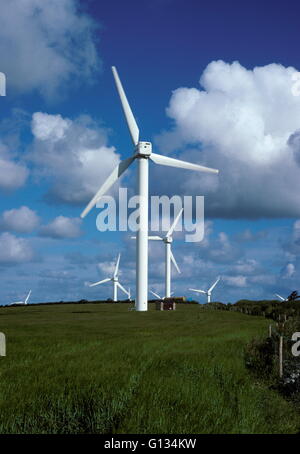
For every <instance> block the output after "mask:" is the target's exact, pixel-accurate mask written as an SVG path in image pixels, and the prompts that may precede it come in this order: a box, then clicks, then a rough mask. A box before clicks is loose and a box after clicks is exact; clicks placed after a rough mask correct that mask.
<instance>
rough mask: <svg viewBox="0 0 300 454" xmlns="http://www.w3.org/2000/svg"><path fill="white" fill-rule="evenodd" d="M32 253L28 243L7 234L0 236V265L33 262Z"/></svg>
mask: <svg viewBox="0 0 300 454" xmlns="http://www.w3.org/2000/svg"><path fill="white" fill-rule="evenodd" d="M33 258H34V252H33V250H32V248H31V246H30V244H29V242H28V241H27V240H26V239H24V238H18V237H16V236H14V235H12V234H11V233H9V232H4V233H2V234H1V235H0V263H1V264H7V265H12V264H17V263H23V262H29V261H31V260H33Z"/></svg>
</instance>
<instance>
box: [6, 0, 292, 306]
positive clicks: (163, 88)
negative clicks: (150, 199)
mask: <svg viewBox="0 0 300 454" xmlns="http://www.w3.org/2000/svg"><path fill="white" fill-rule="evenodd" d="M262 3H263V4H262ZM0 7H1V16H0V72H2V73H4V74H5V76H6V96H0V193H1V199H0V200H1V204H0V278H1V289H0V304H9V303H10V302H12V301H16V300H21V299H23V298H25V296H26V294H27V293H28V291H29V289H32V296H31V302H32V303H38V302H47V301H69V300H80V299H90V300H92V299H98V298H99V299H100V298H101V299H102V298H103V299H106V298H109V297H111V296H112V286H111V285H110V283H108V284H107V283H106V284H103V285H100V286H96V287H92V288H90V287H89V283H91V282H95V281H98V280H101V279H105V278H107V277H110V275H111V274H112V272H113V268H114V263H115V261H116V258H117V255H118V254H119V253H121V262H120V282H121V283H122V285H123V286H124V287H125V288H129V287H130V288H131V292H132V294H133V296H134V294H135V292H134V287H135V242H134V241H133V240H132V239H131V238H130V237H131V236H132V232H130V231H128V232H124V231H120V232H119V231H115V232H111V231H107V232H100V231H98V230H97V227H96V219H97V216H98V215H99V213H100V209H99V208H94V209H93V210H92V212H91V213H90V214H89V215H88V216H87V217H86V218H85V219H84V220H81V219H80V213H81V211H82V210H83V208H84V207H85V205H86V204H87V203H88V201H89V200H90V198H91V197H92V196H93V195H94V193H95V192H96V191H97V190H98V188H99V187H100V186H101V184H102V183H103V182H104V181H105V178H106V177H107V176H108V175H109V174H110V172H111V171H112V170H113V169H114V167H115V166H116V165H118V163H119V162H120V160H122V159H125V158H127V157H129V156H130V154H131V153H132V144H131V140H130V136H129V133H128V130H127V126H126V123H125V121H124V117H123V113H122V110H121V107H120V102H119V99H118V96H117V93H116V89H115V86H114V82H113V77H112V73H111V66H112V65H115V66H116V67H117V69H118V71H119V75H120V77H121V80H122V83H123V85H124V88H125V91H126V94H127V96H128V99H129V102H130V105H131V107H132V110H133V112H134V115H135V117H136V120H137V123H138V125H139V128H140V133H141V135H140V138H141V140H147V141H151V142H152V144H153V150H154V151H155V152H157V153H160V154H164V155H168V156H170V157H175V158H179V159H184V160H187V161H190V162H194V163H198V164H202V165H205V166H208V167H213V168H216V169H219V170H220V174H219V176H215V175H206V174H200V173H198V172H191V171H185V170H184V171H183V170H177V169H171V168H167V167H161V166H156V165H152V164H151V165H150V195H167V196H169V197H172V196H173V195H180V196H184V195H185V196H193V197H196V196H204V210H205V211H204V212H205V234H204V238H203V240H202V241H201V242H197V243H189V242H185V240H184V232H175V234H174V242H173V245H172V248H173V253H174V256H175V257H176V260H177V263H178V265H179V267H180V269H181V273H180V274H178V273H177V272H176V270H175V269H173V270H172V287H173V288H172V289H173V290H174V292H175V294H176V295H178V296H182V295H185V296H187V297H189V298H191V297H194V296H195V295H194V294H193V293H191V292H190V291H189V290H188V289H189V287H192V288H199V289H208V288H209V287H210V285H211V284H212V283H213V282H214V280H215V279H216V278H217V277H218V276H219V275H220V276H221V280H220V282H219V284H218V285H217V287H216V288H215V290H214V294H213V300H215V301H222V302H224V303H227V302H232V303H233V302H235V301H237V300H239V299H242V298H246V299H262V298H265V299H272V298H273V295H274V293H279V294H282V295H283V296H287V295H288V294H289V293H291V292H292V291H293V290H300V289H299V287H298V282H299V277H300V204H299V192H300V178H299V175H300V168H299V166H300V83H299V71H300V61H299V60H300V57H299V46H298V43H299V33H300V32H299V21H298V17H299V12H300V11H299V9H300V7H299V5H298V4H297V2H296V1H294V0H288V1H285V2H280V1H277V2H273V1H266V0H265V1H264V2H259V1H256V0H253V1H251V2H249V1H242V2H241V1H233V0H231V1H230V0H228V1H227V2H223V1H221V0H218V1H215V0H211V1H209V2H206V1H202V2H199V1H195V0H193V1H192V0H185V1H183V0H152V1H151V2H149V1H146V0H139V1H135V0H128V1H127V2H123V1H121V0H110V1H106V0H103V1H101V2H99V1H96V0H85V1H83V0H47V2H45V1H44V0H10V2H7V1H6V0H0ZM135 184H136V174H135V169H134V168H133V167H132V168H130V169H129V170H128V171H127V172H126V174H124V177H122V179H121V181H120V185H118V184H116V185H115V186H114V187H113V188H112V190H111V191H110V195H113V196H114V197H115V198H116V200H118V199H117V197H118V189H119V186H120V187H123V188H128V193H129V194H130V195H134V193H135ZM161 233H162V234H163V233H165V232H161ZM149 287H150V288H151V289H152V290H154V291H156V292H158V293H160V294H163V292H164V247H163V244H162V243H160V242H150V243H149ZM196 299H198V300H199V301H200V302H202V303H203V302H205V296H204V295H203V296H201V295H200V296H199V297H197V296H196Z"/></svg>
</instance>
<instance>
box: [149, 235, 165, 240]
mask: <svg viewBox="0 0 300 454" xmlns="http://www.w3.org/2000/svg"><path fill="white" fill-rule="evenodd" d="M148 240H154V241H164V239H163V238H162V237H161V236H148Z"/></svg>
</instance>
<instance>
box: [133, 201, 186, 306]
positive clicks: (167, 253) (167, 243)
mask: <svg viewBox="0 0 300 454" xmlns="http://www.w3.org/2000/svg"><path fill="white" fill-rule="evenodd" d="M182 212H183V208H181V210H180V211H179V213H178V214H177V216H176V218H175V220H174V222H173V224H172V225H171V227H170V229H169V231H168V233H167V234H166V235H165V236H158V235H156V236H151V235H150V236H149V237H148V239H149V240H155V241H163V242H164V243H165V246H166V249H165V295H166V296H165V298H170V296H171V295H172V293H171V262H173V265H174V266H175V268H176V270H177V272H178V273H181V271H180V269H179V266H178V265H177V263H176V260H175V257H174V255H173V253H172V250H171V243H172V242H173V237H172V233H173V232H174V229H175V227H176V225H177V223H178V221H179V219H180V216H181V214H182ZM131 238H132V239H134V240H135V239H136V237H135V236H132V237H131ZM150 291H151V290H150ZM151 293H153V292H151Z"/></svg>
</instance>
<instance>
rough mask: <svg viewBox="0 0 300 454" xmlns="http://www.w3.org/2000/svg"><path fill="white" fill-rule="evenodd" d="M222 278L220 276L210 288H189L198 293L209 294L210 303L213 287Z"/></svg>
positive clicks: (208, 300)
mask: <svg viewBox="0 0 300 454" xmlns="http://www.w3.org/2000/svg"><path fill="white" fill-rule="evenodd" d="M220 279H221V278H220V277H218V279H217V280H216V282H215V283H214V284H213V285H212V286H211V287H210V288H209V289H208V290H197V289H195V288H189V290H191V291H192V292H196V293H204V294H205V295H207V302H208V303H210V300H211V293H212V291H213V289H214V288H215V286H216V285H217V283H218V282H219V280H220Z"/></svg>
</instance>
